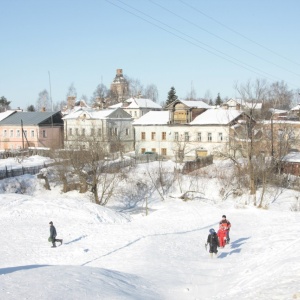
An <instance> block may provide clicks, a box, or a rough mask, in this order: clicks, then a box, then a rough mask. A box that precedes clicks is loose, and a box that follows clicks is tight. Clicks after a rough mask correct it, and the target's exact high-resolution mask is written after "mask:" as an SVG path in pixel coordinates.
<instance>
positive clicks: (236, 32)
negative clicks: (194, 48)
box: [178, 0, 300, 66]
mask: <svg viewBox="0 0 300 300" xmlns="http://www.w3.org/2000/svg"><path fill="white" fill-rule="evenodd" d="M178 1H179V2H181V3H182V4H184V5H186V6H188V7H190V8H192V9H193V10H195V11H197V12H198V13H200V14H201V15H203V16H205V17H207V18H208V19H210V20H212V21H214V22H216V23H218V24H219V25H221V26H223V27H225V28H226V29H228V30H229V31H231V32H233V33H235V34H237V35H239V36H241V37H243V38H244V39H246V40H247V41H249V42H251V43H253V44H255V45H257V46H259V47H261V48H263V49H265V50H267V51H269V52H271V53H273V54H275V55H277V56H279V57H281V58H284V59H285V60H287V61H289V62H291V63H293V64H296V65H298V66H300V63H297V62H295V61H293V60H291V59H289V58H287V57H285V56H283V55H281V54H279V53H277V52H275V51H273V50H272V49H270V48H267V47H266V46H264V45H262V44H260V43H258V42H256V41H254V40H252V39H250V38H248V37H247V36H245V35H243V34H242V33H240V32H238V31H236V30H234V29H232V28H230V27H229V26H227V25H225V24H223V23H221V22H220V21H218V20H216V19H214V18H213V17H211V16H209V15H207V14H205V13H204V12H202V11H201V10H200V9H198V8H196V7H194V6H192V5H190V4H188V3H186V2H185V1H183V0H178Z"/></svg>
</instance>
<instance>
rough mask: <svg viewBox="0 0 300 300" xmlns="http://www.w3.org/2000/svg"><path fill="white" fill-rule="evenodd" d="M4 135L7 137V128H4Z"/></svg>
mask: <svg viewBox="0 0 300 300" xmlns="http://www.w3.org/2000/svg"><path fill="white" fill-rule="evenodd" d="M3 136H4V137H7V130H6V129H4V130H3Z"/></svg>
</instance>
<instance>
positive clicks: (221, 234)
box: [218, 225, 227, 248]
mask: <svg viewBox="0 0 300 300" xmlns="http://www.w3.org/2000/svg"><path fill="white" fill-rule="evenodd" d="M226 234H227V231H226V228H225V226H223V225H220V229H219V230H218V238H219V244H220V247H221V248H224V247H225V245H226Z"/></svg>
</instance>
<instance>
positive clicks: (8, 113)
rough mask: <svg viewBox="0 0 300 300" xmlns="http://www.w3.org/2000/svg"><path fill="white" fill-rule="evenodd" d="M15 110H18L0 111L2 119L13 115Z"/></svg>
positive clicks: (0, 119) (0, 118)
mask: <svg viewBox="0 0 300 300" xmlns="http://www.w3.org/2000/svg"><path fill="white" fill-rule="evenodd" d="M15 112H16V111H15V110H7V111H4V112H2V113H0V121H2V120H4V119H5V118H7V117H9V116H10V115H12V114H13V113H15Z"/></svg>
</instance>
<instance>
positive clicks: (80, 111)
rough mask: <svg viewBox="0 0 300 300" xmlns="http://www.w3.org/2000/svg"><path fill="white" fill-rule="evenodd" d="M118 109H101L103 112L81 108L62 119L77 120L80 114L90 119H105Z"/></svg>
mask: <svg viewBox="0 0 300 300" xmlns="http://www.w3.org/2000/svg"><path fill="white" fill-rule="evenodd" d="M117 109H118V108H112V109H103V110H94V109H91V108H85V107H81V109H78V110H76V111H74V112H71V113H70V114H68V115H67V116H65V117H63V119H64V120H67V119H77V118H78V117H79V116H81V115H82V114H87V115H88V116H89V117H90V118H91V119H106V118H107V117H109V116H110V115H111V114H112V113H113V112H115V111H116V110H117Z"/></svg>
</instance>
